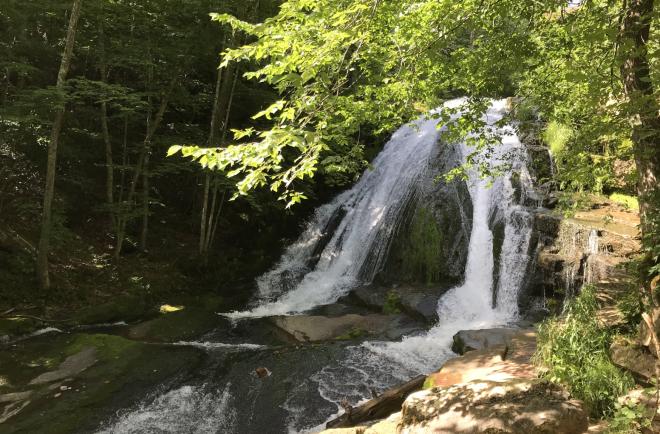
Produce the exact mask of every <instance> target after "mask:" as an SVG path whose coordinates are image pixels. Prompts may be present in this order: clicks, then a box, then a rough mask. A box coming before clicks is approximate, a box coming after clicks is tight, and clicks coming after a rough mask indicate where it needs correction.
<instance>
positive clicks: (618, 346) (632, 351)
mask: <svg viewBox="0 0 660 434" xmlns="http://www.w3.org/2000/svg"><path fill="white" fill-rule="evenodd" d="M610 358H611V359H612V363H614V364H615V365H617V366H619V367H621V368H623V369H625V370H627V371H629V372H630V373H632V374H633V376H634V377H635V378H636V379H637V381H639V382H641V383H643V384H645V385H649V386H650V385H651V383H652V380H651V379H652V378H653V377H655V364H656V363H657V360H656V358H655V357H653V356H652V355H651V353H649V352H648V351H647V349H646V348H645V347H638V346H636V345H632V344H630V343H628V342H626V341H624V340H622V339H617V340H615V341H614V342H612V345H611V346H610Z"/></svg>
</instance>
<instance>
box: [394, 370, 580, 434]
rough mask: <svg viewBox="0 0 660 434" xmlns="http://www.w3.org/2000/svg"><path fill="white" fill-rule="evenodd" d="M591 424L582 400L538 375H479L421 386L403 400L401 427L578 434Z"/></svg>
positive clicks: (410, 433)
mask: <svg viewBox="0 0 660 434" xmlns="http://www.w3.org/2000/svg"><path fill="white" fill-rule="evenodd" d="M587 427H588V417H587V413H586V411H585V410H584V408H583V405H582V403H581V402H580V401H577V400H571V399H569V397H568V395H567V394H566V393H565V392H564V391H562V390H561V388H559V387H558V386H556V385H554V384H551V383H547V382H543V381H540V380H511V381H507V382H495V381H475V382H471V383H467V384H458V385H455V386H451V387H448V388H434V389H430V390H423V391H421V392H416V393H413V394H412V395H410V396H409V397H408V398H407V399H406V401H405V402H404V404H403V408H402V411H401V422H400V425H399V432H400V433H402V434H426V433H431V432H435V433H459V432H460V433H486V432H493V433H495V432H497V433H511V434H547V433H553V434H578V433H583V432H585V431H586V430H587Z"/></svg>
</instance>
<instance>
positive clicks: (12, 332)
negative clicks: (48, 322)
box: [0, 317, 42, 337]
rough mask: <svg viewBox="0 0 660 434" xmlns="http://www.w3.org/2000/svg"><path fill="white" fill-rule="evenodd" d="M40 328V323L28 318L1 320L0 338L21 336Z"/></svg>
mask: <svg viewBox="0 0 660 434" xmlns="http://www.w3.org/2000/svg"><path fill="white" fill-rule="evenodd" d="M41 326H42V323H41V322H40V321H37V320H34V319H30V318H20V317H10V318H2V319H0V336H10V337H17V336H23V335H27V334H29V333H32V332H34V331H36V330H38V329H39V327H41Z"/></svg>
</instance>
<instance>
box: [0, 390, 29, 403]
mask: <svg viewBox="0 0 660 434" xmlns="http://www.w3.org/2000/svg"><path fill="white" fill-rule="evenodd" d="M32 393H33V392H32V391H31V390H27V391H25V392H14V393H5V394H4V395H0V404H5V403H8V402H18V401H24V400H26V399H28V398H29V397H30V396H31V395H32Z"/></svg>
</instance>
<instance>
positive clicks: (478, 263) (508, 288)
mask: <svg viewBox="0 0 660 434" xmlns="http://www.w3.org/2000/svg"><path fill="white" fill-rule="evenodd" d="M452 104H456V102H452ZM505 112H506V104H505V101H494V102H493V104H492V106H491V108H490V109H489V110H488V112H487V113H486V115H485V116H486V121H487V123H488V124H489V125H491V128H493V130H495V131H494V132H495V133H497V134H498V135H500V136H501V139H502V143H501V145H500V146H498V148H497V150H496V151H495V153H494V156H493V157H492V158H491V159H490V161H489V163H490V164H491V165H492V166H493V167H495V166H499V165H501V163H504V162H505V161H504V159H505V158H506V159H507V160H508V161H507V163H509V164H510V169H509V171H508V173H507V174H506V175H505V176H503V177H500V178H498V179H497V180H496V181H495V182H494V183H493V185H492V186H490V185H489V184H490V183H489V180H486V179H481V178H480V176H479V174H478V173H477V172H476V171H470V172H469V180H468V187H469V190H470V196H471V198H472V202H473V216H472V233H471V236H470V244H469V251H468V259H467V265H466V270H465V278H464V281H463V284H461V285H459V286H457V287H455V288H452V289H451V290H450V291H449V292H447V293H446V294H445V295H444V296H443V297H442V298H441V299H440V301H439V302H438V306H437V312H438V318H439V321H438V323H437V324H436V325H435V326H434V327H433V328H432V329H431V330H429V331H428V332H427V333H425V334H422V335H418V336H410V337H406V338H404V339H403V340H402V341H400V342H375V341H372V342H366V343H364V344H362V345H360V346H357V347H352V348H349V349H348V350H349V351H348V355H347V357H346V358H345V359H344V360H342V361H340V362H339V363H338V364H337V365H336V366H328V367H326V368H324V369H323V370H322V371H321V372H319V373H318V374H317V375H316V376H314V377H312V379H311V380H310V381H313V382H316V383H317V384H318V388H319V393H320V394H321V396H323V397H325V398H326V399H328V400H331V401H333V402H335V403H338V402H339V401H340V400H342V399H344V400H348V401H350V402H351V404H356V403H357V402H359V401H361V400H363V399H366V398H367V397H368V394H365V391H364V389H365V387H366V386H365V385H369V387H368V388H367V389H368V390H369V389H381V390H382V389H385V388H387V387H388V386H390V385H391V384H393V383H396V382H397V380H398V381H402V380H405V379H408V378H410V377H412V376H413V375H416V374H419V373H428V372H430V371H432V370H434V369H437V368H438V367H439V366H440V365H441V364H442V362H443V361H444V360H446V359H448V358H449V357H451V356H452V355H453V353H452V352H451V350H450V346H451V342H452V337H453V335H454V334H455V333H457V332H458V331H460V330H463V329H467V330H470V329H479V328H486V327H493V326H496V325H505V324H509V323H513V322H515V321H516V319H517V317H518V305H517V302H518V300H517V298H518V293H519V290H520V288H521V286H522V284H523V280H524V274H525V270H526V267H527V261H528V258H529V253H528V249H529V241H530V237H531V231H532V218H531V215H530V214H529V213H528V212H527V211H525V209H524V208H523V207H522V206H520V205H519V204H516V203H515V194H514V188H513V186H512V183H511V179H510V177H511V174H512V173H514V172H515V173H517V174H519V175H521V176H519V179H521V180H528V179H531V178H530V177H529V174H528V173H527V167H526V156H525V153H524V151H523V150H522V146H521V144H520V141H519V140H518V138H517V136H516V135H515V133H514V131H513V129H512V128H511V127H504V128H496V127H494V126H493V125H494V124H495V123H496V122H497V121H499V120H500V119H502V117H503V115H504V114H505ZM462 149H463V157H464V158H465V157H466V156H467V154H468V153H469V152H470V149H468V148H467V147H466V146H463V148H462ZM525 187H529V186H521V188H525ZM493 217H494V218H493ZM493 220H496V221H497V220H500V222H501V223H502V224H504V225H505V229H504V240H503V244H502V249H501V253H500V261H499V264H500V267H499V268H500V269H499V279H498V282H497V292H496V293H497V299H496V302H495V305H493V298H492V297H493V285H494V282H493V280H494V279H493V272H494V262H495V261H494V254H493V250H494V249H493V233H492V231H491V228H490V222H491V221H493ZM289 401H295V397H292V398H290V399H289ZM292 408H293V409H295V408H297V407H296V406H292ZM337 409H338V411H339V406H338V407H337ZM305 422H306V421H304V420H303V419H301V418H299V417H296V412H295V411H292V417H291V420H290V425H289V428H290V432H298V431H309V432H314V431H316V430H318V429H320V428H322V426H323V424H321V425H319V426H315V427H311V428H310V427H309V425H308V424H306V423H305Z"/></svg>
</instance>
